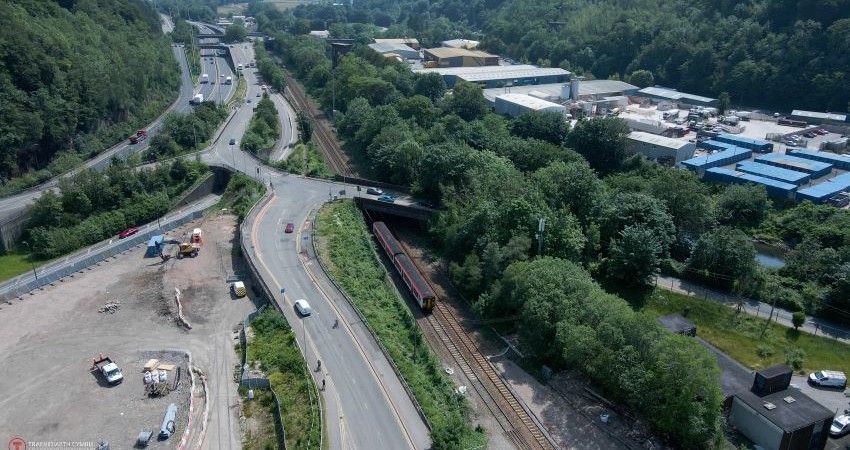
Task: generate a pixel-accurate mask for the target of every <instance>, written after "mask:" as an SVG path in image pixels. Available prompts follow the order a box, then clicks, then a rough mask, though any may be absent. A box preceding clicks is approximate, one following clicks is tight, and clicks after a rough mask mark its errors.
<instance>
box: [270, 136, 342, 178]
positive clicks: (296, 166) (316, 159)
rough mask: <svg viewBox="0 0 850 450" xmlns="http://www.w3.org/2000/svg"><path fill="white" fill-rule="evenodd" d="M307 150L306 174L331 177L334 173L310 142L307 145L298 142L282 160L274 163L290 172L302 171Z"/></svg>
mask: <svg viewBox="0 0 850 450" xmlns="http://www.w3.org/2000/svg"><path fill="white" fill-rule="evenodd" d="M305 151H306V152H307V176H309V177H314V178H323V179H326V180H330V179H333V177H334V173H333V172H331V169H330V168H328V165H327V163H325V160H324V159H322V155H320V154H319V151H318V150H316V146H315V145H313V144H312V143H311V144H309V145H304V144H298V145H296V146H295V149H294V150H293V152H292V153H291V154H290V155H289V157H288V158H286V159H285V160H283V161H278V162H277V163H275V167H277V168H278V169H281V170H285V171H287V172H290V173H296V174H299V175H300V174H302V173H304V152H305Z"/></svg>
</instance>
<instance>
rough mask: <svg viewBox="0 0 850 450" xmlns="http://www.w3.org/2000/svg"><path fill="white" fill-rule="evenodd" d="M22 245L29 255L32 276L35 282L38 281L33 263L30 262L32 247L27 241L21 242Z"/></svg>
mask: <svg viewBox="0 0 850 450" xmlns="http://www.w3.org/2000/svg"><path fill="white" fill-rule="evenodd" d="M22 244H24V245H26V246H27V252H28V253H29V259H30V264H32V276H34V277H35V281H38V274H37V273H36V272H35V263H34V262H33V260H32V247H30V244H29V242H27V241H23V242H22Z"/></svg>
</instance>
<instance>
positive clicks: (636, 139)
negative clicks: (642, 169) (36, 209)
mask: <svg viewBox="0 0 850 450" xmlns="http://www.w3.org/2000/svg"><path fill="white" fill-rule="evenodd" d="M627 139H628V143H629V147H630V148H631V150H632V151H633V152H635V153H640V154H642V155H644V156H646V157H647V158H648V159H654V160H657V161H661V162H665V161H666V162H670V163H672V164H677V163H679V162H681V161H684V160H686V159H691V158H693V157H694V151H695V150H696V144H694V143H692V142H688V141H683V140H680V139H672V138H668V137H664V136H659V135H657V134H650V133H644V132H642V131H632V132H631V133H629V134H628V137H627Z"/></svg>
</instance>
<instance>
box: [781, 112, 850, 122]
mask: <svg viewBox="0 0 850 450" xmlns="http://www.w3.org/2000/svg"><path fill="white" fill-rule="evenodd" d="M791 115H792V116H797V117H809V118H812V119H823V120H835V121H838V122H845V121H847V116H846V115H845V114H833V113H824V112H816V111H803V110H801V109H795V110H794V111H791Z"/></svg>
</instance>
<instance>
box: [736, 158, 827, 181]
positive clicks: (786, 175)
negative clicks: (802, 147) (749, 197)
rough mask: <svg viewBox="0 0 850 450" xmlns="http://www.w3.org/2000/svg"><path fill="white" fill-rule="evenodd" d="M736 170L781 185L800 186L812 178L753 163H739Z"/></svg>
mask: <svg viewBox="0 0 850 450" xmlns="http://www.w3.org/2000/svg"><path fill="white" fill-rule="evenodd" d="M736 169H737V170H738V172H746V173H749V174H751V175H758V176H760V177H765V178H770V179H772V180H776V181H782V182H783V183H790V184H794V185H797V186H799V185H801V184H806V183H808V182H809V181H810V180H811V179H812V176H811V175H809V174H808V173H805V172H797V171H795V170H788V169H783V168H781V167H776V166H770V165H767V164H761V163H758V162H755V161H744V162H739V163H738V165H737V167H736Z"/></svg>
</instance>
